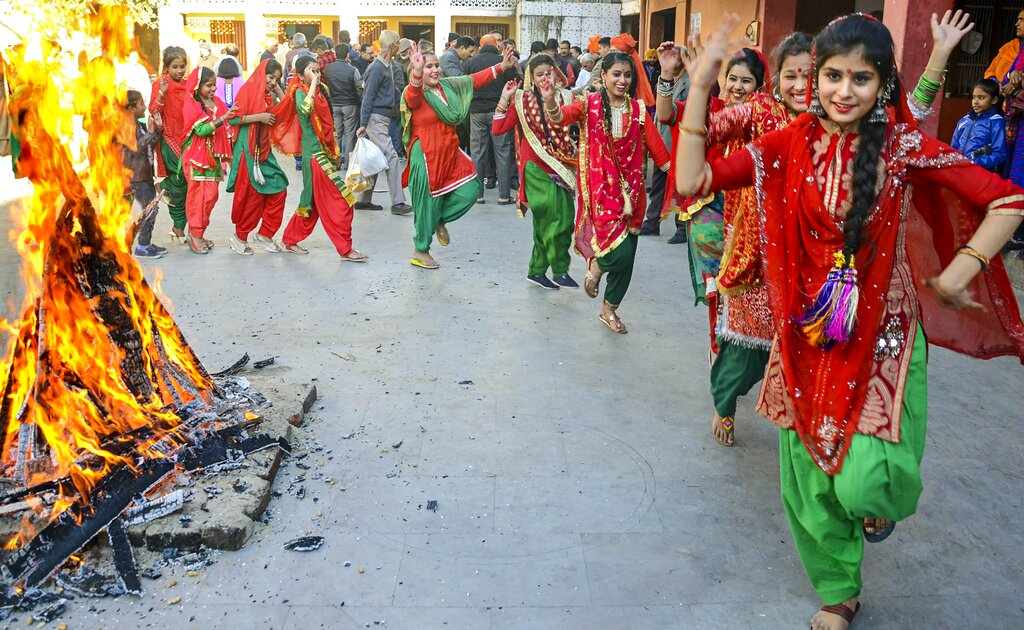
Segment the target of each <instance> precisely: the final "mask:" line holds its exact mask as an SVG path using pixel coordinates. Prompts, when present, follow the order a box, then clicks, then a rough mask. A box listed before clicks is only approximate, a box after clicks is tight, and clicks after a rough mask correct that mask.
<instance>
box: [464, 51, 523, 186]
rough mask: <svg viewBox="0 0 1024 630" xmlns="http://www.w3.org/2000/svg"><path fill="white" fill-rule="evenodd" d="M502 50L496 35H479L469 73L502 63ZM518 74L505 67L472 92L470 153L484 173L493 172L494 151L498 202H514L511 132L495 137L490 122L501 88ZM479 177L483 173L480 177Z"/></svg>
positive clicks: (467, 71) (468, 62) (467, 68)
mask: <svg viewBox="0 0 1024 630" xmlns="http://www.w3.org/2000/svg"><path fill="white" fill-rule="evenodd" d="M501 61H502V53H501V52H499V51H498V40H497V38H495V37H494V35H484V36H483V37H481V38H480V52H479V53H477V55H476V56H475V57H472V58H471V59H469V60H468V61H466V64H465V67H466V74H473V73H474V72H479V71H481V70H485V69H487V68H490V67H492V66H494V65H496V64H499V63H501ZM516 77H517V74H516V73H515V72H514V71H513V70H511V69H509V70H506V71H505V72H504V73H503V74H502V75H501V76H500V77H498V80H497V81H492V82H490V83H488V84H487V85H485V86H484V87H482V88H478V89H477V90H475V91H474V92H473V102H472V104H470V106H469V119H470V138H469V147H470V155H472V156H473V162H474V163H475V164H476V170H477V173H480V174H481V175H483V174H486V173H488V172H489V171H490V168H488V167H489V166H490V164H488V155H487V153H488V151H491V152H492V155H493V157H492V158H491V159H493V161H494V164H493V167H492V168H494V169H495V172H496V174H497V176H498V205H507V204H510V203H512V170H513V167H514V164H513V163H512V160H513V159H514V158H513V156H512V134H507V133H506V134H502V135H500V136H495V135H493V134H491V122H492V121H493V120H494V109H495V108H496V107H497V106H498V100H499V99H500V98H501V91H502V90H503V89H504V88H505V84H506V83H507V82H509V81H511V80H512V79H515V78H516ZM478 179H480V176H478ZM483 198H484V183H483V181H482V180H480V195H479V197H478V199H477V203H483Z"/></svg>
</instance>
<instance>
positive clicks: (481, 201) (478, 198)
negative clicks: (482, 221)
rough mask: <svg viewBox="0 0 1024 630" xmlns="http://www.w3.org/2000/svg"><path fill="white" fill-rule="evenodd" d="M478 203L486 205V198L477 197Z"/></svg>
mask: <svg viewBox="0 0 1024 630" xmlns="http://www.w3.org/2000/svg"><path fill="white" fill-rule="evenodd" d="M476 202H477V203H484V198H483V197H477V200H476Z"/></svg>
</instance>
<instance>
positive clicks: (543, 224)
mask: <svg viewBox="0 0 1024 630" xmlns="http://www.w3.org/2000/svg"><path fill="white" fill-rule="evenodd" d="M523 179H525V180H526V181H525V182H524V185H525V186H526V199H527V201H528V202H529V204H530V212H531V213H533V254H532V255H531V256H530V271H529V275H531V276H539V275H543V274H546V273H547V271H548V267H551V273H552V274H554V275H556V276H564V275H565V274H567V273H569V246H570V245H571V244H572V232H573V227H574V225H573V214H574V211H575V208H574V207H573V198H572V195H570V194H569V191H567V190H565V189H563V188H559V187H558V186H556V185H555V183H554V182H553V181H551V176H550V175H548V174H547V173H545V172H544V171H543V170H542V169H541V168H540V167H539V166H537V165H536V164H535V163H533V162H527V163H526V166H525V168H523Z"/></svg>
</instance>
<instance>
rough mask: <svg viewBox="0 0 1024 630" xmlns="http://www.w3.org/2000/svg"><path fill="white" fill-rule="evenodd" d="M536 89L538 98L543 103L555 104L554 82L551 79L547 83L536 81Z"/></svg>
mask: <svg viewBox="0 0 1024 630" xmlns="http://www.w3.org/2000/svg"><path fill="white" fill-rule="evenodd" d="M537 89H538V90H539V91H540V97H541V99H542V100H543V101H544V102H545V103H554V102H555V82H554V81H552V80H551V79H548V80H547V81H538V82H537Z"/></svg>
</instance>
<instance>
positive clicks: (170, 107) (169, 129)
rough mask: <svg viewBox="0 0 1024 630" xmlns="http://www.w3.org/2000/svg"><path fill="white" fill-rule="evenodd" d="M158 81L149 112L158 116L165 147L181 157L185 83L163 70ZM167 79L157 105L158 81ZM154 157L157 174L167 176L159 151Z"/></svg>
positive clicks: (150, 100)
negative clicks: (165, 91) (161, 102)
mask: <svg viewBox="0 0 1024 630" xmlns="http://www.w3.org/2000/svg"><path fill="white" fill-rule="evenodd" d="M160 77H161V78H160V79H159V80H157V81H156V82H155V83H154V84H153V90H152V92H151V94H150V99H149V111H150V113H153V114H160V119H161V121H162V122H163V137H164V141H165V142H167V146H169V147H170V148H171V151H173V152H174V155H177V156H178V157H181V139H182V137H183V136H184V133H183V132H184V128H185V123H184V118H183V114H184V109H185V82H184V81H175V80H174V79H172V78H171V77H170V75H168V74H167V71H166V70H165V71H164V72H163V74H161V75H160ZM164 78H166V79H167V94H164V96H163V97H162V98H163V106H160V105H158V104H157V101H158V100H160V99H161V96H160V80H162V79H164ZM153 153H154V154H155V156H156V163H157V174H159V175H160V176H161V177H166V176H167V175H168V172H167V165H165V164H164V158H163V154H162V152H161V151H153Z"/></svg>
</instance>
